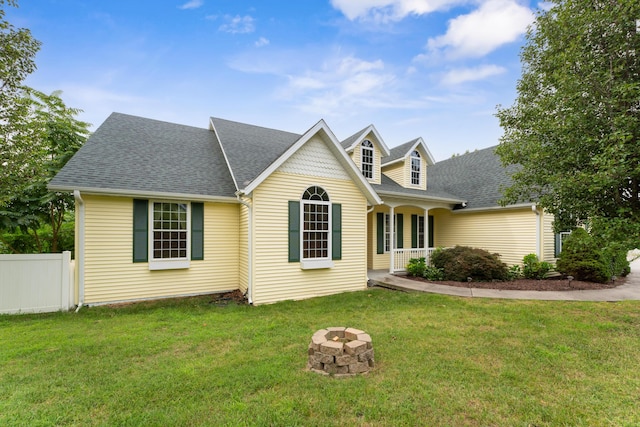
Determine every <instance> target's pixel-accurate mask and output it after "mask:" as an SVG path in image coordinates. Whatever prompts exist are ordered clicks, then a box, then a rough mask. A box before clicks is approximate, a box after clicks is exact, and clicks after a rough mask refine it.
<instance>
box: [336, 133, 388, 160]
mask: <svg viewBox="0 0 640 427" xmlns="http://www.w3.org/2000/svg"><path fill="white" fill-rule="evenodd" d="M365 139H368V140H371V142H373V143H374V144H377V145H378V148H379V149H380V153H381V154H382V157H385V156H388V155H389V147H387V144H385V143H384V140H383V139H382V137H381V136H380V134H379V133H378V130H377V129H376V128H375V126H373V125H369V126H367V127H366V128H364V129H362V130H360V131H358V132H356V133H354V134H353V135H351V136H350V137H349V138H347V139H345V140H344V141H342V142H341V143H340V145H342V147H343V148H344V149H345V150H346V151H347V153H350V152H352V151H353V150H354V149H355V148H356V147H357V146H359V145H360V144H361V143H362V141H364V140H365Z"/></svg>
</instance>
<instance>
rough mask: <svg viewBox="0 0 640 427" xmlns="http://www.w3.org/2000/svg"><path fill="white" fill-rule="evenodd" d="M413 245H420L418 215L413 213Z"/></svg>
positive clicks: (415, 246)
mask: <svg viewBox="0 0 640 427" xmlns="http://www.w3.org/2000/svg"><path fill="white" fill-rule="evenodd" d="M411 247H412V248H417V247H418V215H415V214H414V215H411Z"/></svg>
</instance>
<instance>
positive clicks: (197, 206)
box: [191, 203, 204, 261]
mask: <svg viewBox="0 0 640 427" xmlns="http://www.w3.org/2000/svg"><path fill="white" fill-rule="evenodd" d="M191 259H192V260H194V261H199V260H203V259H204V204H202V203H191Z"/></svg>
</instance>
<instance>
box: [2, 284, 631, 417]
mask: <svg viewBox="0 0 640 427" xmlns="http://www.w3.org/2000/svg"><path fill="white" fill-rule="evenodd" d="M210 301H211V298H210V297H209V298H207V297H199V298H191V299H184V300H167V301H158V302H153V303H141V304H136V305H130V306H125V307H119V308H112V307H93V308H83V309H82V310H81V311H80V312H79V313H78V314H74V313H58V314H48V315H23V316H0V425H3V426H7V425H9V426H10V425H25V426H43V425H79V426H80V425H82V426H86V425H135V426H138V425H145V426H148V425H159V426H169V425H181V426H195V425H230V426H236V425H274V426H276V425H277V426H280V425H284V426H292V425H304V426H308V425H311V426H313V425H318V426H331V425H340V426H346V425H365V426H371V425H388V426H402V425H407V426H414V425H424V426H441V425H449V426H460V425H462V426H487V425H491V426H562V425H567V426H598V425H601V426H625V425H628V426H633V425H639V424H640V411H639V410H638V408H640V303H638V302H623V303H576V302H541V301H537V302H530V301H506V300H482V299H464V298H454V297H446V296H440V295H430V294H419V293H401V292H394V291H389V290H383V289H372V290H368V291H364V292H356V293H351V294H343V295H336V296H331V297H324V298H316V299H311V300H306V301H298V302H284V303H279V304H273V305H268V306H260V307H248V306H236V305H228V306H218V305H216V304H211V303H210ZM328 326H352V327H355V328H358V329H363V330H365V331H366V332H368V333H369V334H370V335H371V337H372V338H373V345H374V349H375V354H376V368H375V370H374V371H373V372H372V373H370V374H369V375H367V376H359V377H354V378H346V379H338V378H332V377H324V376H321V375H318V374H315V373H311V372H307V371H305V365H306V359H307V356H306V354H307V345H308V343H309V341H310V339H311V335H312V334H313V333H314V332H315V331H316V330H318V329H321V328H324V327H328Z"/></svg>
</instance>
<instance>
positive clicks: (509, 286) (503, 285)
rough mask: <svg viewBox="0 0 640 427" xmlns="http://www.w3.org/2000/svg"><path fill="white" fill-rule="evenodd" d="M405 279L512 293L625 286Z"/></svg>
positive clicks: (552, 280) (558, 281) (558, 280)
mask: <svg viewBox="0 0 640 427" xmlns="http://www.w3.org/2000/svg"><path fill="white" fill-rule="evenodd" d="M403 277H404V278H407V279H411V280H416V281H419V282H428V283H435V284H438V285H447V286H456V287H459V288H482V289H502V290H510V291H579V290H593V289H611V288H615V287H618V286H620V285H622V284H624V282H625V279H624V278H619V279H617V280H616V281H615V282H610V283H594V282H582V281H579V280H572V281H571V284H569V281H568V280H567V279H564V278H561V277H555V278H549V279H544V280H533V279H518V280H510V281H506V282H455V281H450V280H443V281H433V280H427V279H423V278H421V277H412V276H403Z"/></svg>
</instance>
